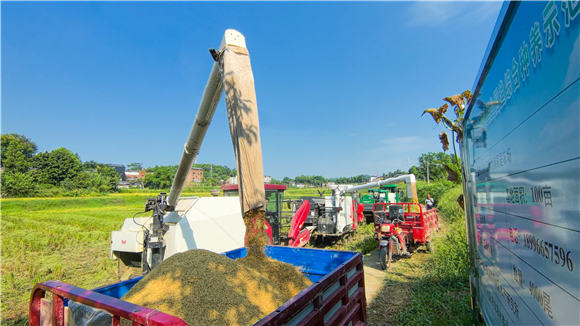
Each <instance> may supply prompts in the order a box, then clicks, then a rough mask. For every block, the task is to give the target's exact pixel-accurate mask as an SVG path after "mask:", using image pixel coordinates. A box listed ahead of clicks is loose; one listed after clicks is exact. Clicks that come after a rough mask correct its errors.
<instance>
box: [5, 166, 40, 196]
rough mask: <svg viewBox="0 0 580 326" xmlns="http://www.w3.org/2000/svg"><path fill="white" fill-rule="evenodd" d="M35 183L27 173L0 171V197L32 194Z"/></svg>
mask: <svg viewBox="0 0 580 326" xmlns="http://www.w3.org/2000/svg"><path fill="white" fill-rule="evenodd" d="M35 189H36V185H35V183H34V180H33V179H32V177H31V176H30V175H29V174H26V173H22V172H17V171H16V172H14V171H11V172H4V173H2V197H27V196H33V195H34V191H35Z"/></svg>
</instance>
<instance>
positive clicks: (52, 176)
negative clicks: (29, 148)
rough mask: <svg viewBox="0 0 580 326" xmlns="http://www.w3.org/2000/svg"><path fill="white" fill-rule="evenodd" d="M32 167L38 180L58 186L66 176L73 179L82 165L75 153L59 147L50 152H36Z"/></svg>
mask: <svg viewBox="0 0 580 326" xmlns="http://www.w3.org/2000/svg"><path fill="white" fill-rule="evenodd" d="M33 168H34V169H35V171H34V177H35V179H36V180H37V181H38V182H40V183H44V184H51V185H55V186H59V185H60V184H61V182H63V181H64V180H66V179H67V178H68V179H69V180H72V179H74V178H75V177H76V176H77V175H78V174H79V173H80V172H81V171H82V170H83V165H82V163H81V160H80V158H79V156H78V155H77V154H73V153H72V152H71V151H69V150H68V149H66V148H64V147H61V148H57V149H55V150H53V151H51V152H50V153H49V152H43V153H42V152H41V153H38V154H36V156H35V157H34V160H33Z"/></svg>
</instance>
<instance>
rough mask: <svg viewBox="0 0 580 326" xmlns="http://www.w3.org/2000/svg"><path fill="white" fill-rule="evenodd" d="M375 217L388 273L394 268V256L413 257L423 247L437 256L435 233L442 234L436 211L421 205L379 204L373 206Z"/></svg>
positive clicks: (382, 265) (376, 232) (380, 251)
mask: <svg viewBox="0 0 580 326" xmlns="http://www.w3.org/2000/svg"><path fill="white" fill-rule="evenodd" d="M373 216H374V222H375V238H376V239H377V240H379V260H380V262H381V267H382V268H383V269H384V270H386V269H388V268H389V267H390V266H391V262H392V257H393V255H399V256H403V257H410V256H411V252H414V251H415V250H416V249H417V248H418V247H419V246H421V245H425V247H426V249H427V251H428V252H433V250H434V246H433V232H434V231H439V224H438V221H437V209H436V208H432V209H430V210H428V211H424V208H423V206H421V205H419V204H417V203H378V204H374V205H373Z"/></svg>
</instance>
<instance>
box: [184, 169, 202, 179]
mask: <svg viewBox="0 0 580 326" xmlns="http://www.w3.org/2000/svg"><path fill="white" fill-rule="evenodd" d="M202 179H203V169H200V168H191V170H189V174H188V175H187V180H186V181H185V182H189V183H191V182H201V180H202Z"/></svg>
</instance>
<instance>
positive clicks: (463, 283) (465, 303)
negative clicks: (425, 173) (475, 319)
mask: <svg viewBox="0 0 580 326" xmlns="http://www.w3.org/2000/svg"><path fill="white" fill-rule="evenodd" d="M460 194H461V187H459V186H456V187H454V188H452V189H450V190H448V191H446V192H445V193H444V194H443V196H442V197H441V199H440V204H439V207H438V213H439V219H440V220H441V221H442V222H444V223H445V225H446V226H447V228H448V229H449V231H448V232H446V233H445V234H444V235H443V236H441V237H438V238H435V248H436V249H435V253H434V254H433V256H432V259H431V260H429V261H428V263H427V264H425V266H424V276H423V277H422V278H421V279H420V281H419V282H417V283H416V284H415V285H414V286H413V288H412V292H413V300H412V301H411V303H410V306H409V308H407V309H405V310H404V311H402V312H401V313H400V314H399V315H398V316H397V318H396V323H397V324H405V325H425V324H430V325H467V324H471V307H470V293H469V261H468V248H467V237H466V230H465V219H464V215H463V210H461V208H460V207H459V205H458V204H457V201H456V200H457V197H458V196H459V195H460Z"/></svg>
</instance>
